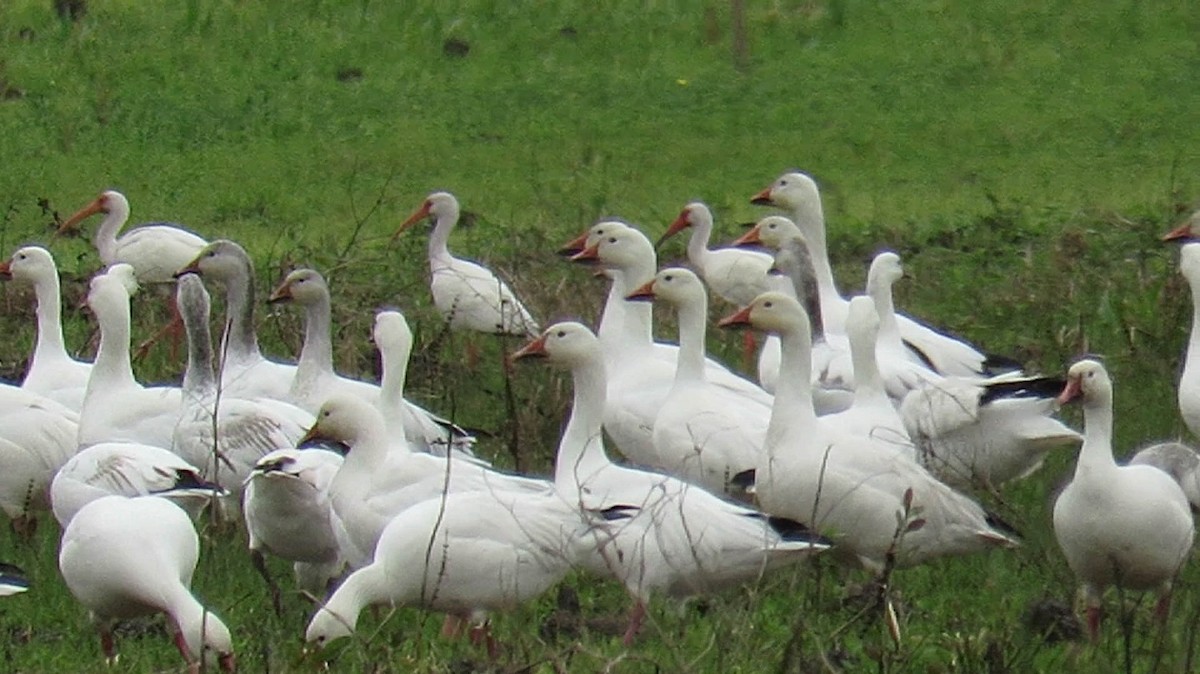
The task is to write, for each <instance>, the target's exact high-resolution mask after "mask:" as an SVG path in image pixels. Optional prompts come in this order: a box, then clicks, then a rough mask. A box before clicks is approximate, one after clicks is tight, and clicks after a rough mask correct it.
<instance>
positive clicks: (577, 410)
mask: <svg viewBox="0 0 1200 674" xmlns="http://www.w3.org/2000/svg"><path fill="white" fill-rule="evenodd" d="M571 374H572V380H573V383H574V388H575V393H574V397H573V399H572V402H571V413H570V418H569V419H568V420H567V427H566V429H565V430H564V431H563V435H562V440H561V441H560V442H559V445H558V455H557V457H556V458H555V461H554V482H555V484H556V485H557V486H558V487H559V488H560V489H563V490H564V492H565V493H577V492H578V490H579V486H580V484H581V482H583V481H584V480H586V478H587V476H590V475H593V474H595V472H596V471H598V470H599V469H601V468H603V467H604V466H605V465H606V464H608V456H607V455H606V454H605V451H604V440H603V437H602V435H601V428H602V425H603V423H604V406H605V396H606V393H607V391H606V387H607V386H608V384H607V381H606V376H605V370H604V359H603V357H602V356H601V355H600V354H599V353H597V354H595V356H594V357H591V358H589V359H588V360H587V362H585V363H582V364H579V365H577V366H576V367H575V368H573V369H572V372H571Z"/></svg>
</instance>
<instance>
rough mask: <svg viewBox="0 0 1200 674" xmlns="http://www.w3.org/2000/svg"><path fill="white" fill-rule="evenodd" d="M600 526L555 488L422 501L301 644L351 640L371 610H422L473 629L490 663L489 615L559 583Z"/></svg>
mask: <svg viewBox="0 0 1200 674" xmlns="http://www.w3.org/2000/svg"><path fill="white" fill-rule="evenodd" d="M595 519H599V518H595ZM597 526H604V524H603V521H602V520H601V521H600V522H591V521H589V519H588V518H585V516H584V514H583V513H582V512H581V511H580V510H579V509H578V508H577V507H575V506H574V505H573V504H572V503H570V502H568V501H567V500H565V499H564V498H563V497H562V496H561V495H559V493H558V492H557V491H555V490H554V489H546V490H543V491H541V492H537V493H529V492H513V491H504V490H500V491H472V492H457V493H450V494H445V495H443V496H442V497H441V498H436V497H435V498H430V499H426V500H424V501H422V502H420V503H417V504H416V505H414V506H412V507H411V508H408V509H406V510H404V511H403V512H401V513H400V514H398V515H396V517H395V518H394V519H392V520H391V521H390V522H388V524H387V527H386V528H384V530H383V533H382V535H381V536H380V538H379V545H378V547H377V548H376V550H375V559H374V561H373V562H372V563H371V564H370V565H369V566H366V567H364V568H361V569H358V570H357V571H355V572H354V573H351V574H350V576H349V577H347V578H346V580H345V581H344V582H343V583H342V584H341V585H340V586H339V587H338V588H337V590H336V591H334V593H333V595H332V596H331V597H330V598H329V601H327V602H325V604H324V606H322V607H321V608H319V609H318V610H317V613H316V615H314V616H313V618H312V621H311V622H310V623H309V625H308V629H307V630H306V632H305V635H304V638H305V640H306V641H308V642H309V643H314V644H317V645H318V646H326V645H328V644H329V643H330V642H332V641H334V640H336V639H339V638H342V637H348V636H350V635H351V634H353V632H354V630H355V626H356V624H357V622H358V616H359V613H360V612H361V611H362V608H363V607H364V606H367V605H376V604H383V605H389V606H421V607H424V608H427V609H432V610H435V611H441V612H444V613H447V614H449V615H450V616H454V617H457V618H459V619H462V620H470V621H471V622H472V623H474V626H473V628H472V631H471V638H472V640H473V641H476V642H480V641H482V642H484V643H486V644H487V648H488V651H489V653H490V654H491V655H492V656H493V657H495V656H496V645H495V642H494V641H492V639H491V637H490V635H489V634H488V628H487V614H488V612H490V611H498V610H506V609H511V608H513V607H515V606H517V605H519V604H522V603H524V602H526V601H528V600H530V599H533V598H534V597H537V596H538V595H540V594H542V593H543V592H545V591H546V590H547V589H548V588H550V587H551V586H552V585H554V584H555V583H557V582H558V581H560V580H561V579H562V578H563V576H565V575H566V573H567V572H568V571H569V570H570V569H571V568H572V566H573V565H574V563H575V560H576V558H577V557H578V555H579V554H580V551H581V550H583V549H585V548H584V546H586V545H587V544H588V542H589V541H590V538H591V536H592V535H593V533H592V529H593V528H594V527H597Z"/></svg>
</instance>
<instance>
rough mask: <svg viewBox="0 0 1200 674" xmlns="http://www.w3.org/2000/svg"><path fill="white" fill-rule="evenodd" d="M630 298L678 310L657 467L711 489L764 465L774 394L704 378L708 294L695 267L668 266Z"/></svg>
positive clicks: (657, 433)
mask: <svg viewBox="0 0 1200 674" xmlns="http://www.w3.org/2000/svg"><path fill="white" fill-rule="evenodd" d="M626 299H628V300H637V299H646V300H653V299H661V300H663V301H665V302H666V303H667V304H669V305H671V306H673V307H674V308H675V309H676V311H677V312H678V314H679V364H678V366H677V367H676V370H675V379H674V381H673V382H672V384H671V388H670V390H669V392H668V393H667V398H666V400H665V401H664V402H663V404H662V407H661V408H659V410H658V415H657V416H656V417H655V419H654V451H655V454H656V460H655V462H654V463H653V464H651V465H653V466H654V467H657V468H660V469H662V470H664V471H666V472H668V473H670V474H672V475H675V476H676V477H679V478H681V479H684V480H686V481H688V482H692V483H695V484H698V485H700V486H702V487H704V488H705V489H708V490H709V491H712V492H713V493H717V494H720V493H729V492H730V489H731V485H730V479H731V478H733V477H734V476H736V475H739V474H741V473H742V472H744V471H747V470H752V469H753V468H754V467H755V466H757V465H758V460H759V455H760V454H761V453H762V447H763V443H764V442H765V441H766V431H767V422H768V421H769V420H770V418H771V405H770V399H769V398H765V397H761V396H756V397H754V398H749V397H746V396H742V395H739V394H737V393H735V392H732V391H730V390H729V389H725V388H720V387H717V386H712V385H711V384H709V383H708V380H707V378H706V377H705V375H704V370H705V367H704V340H705V332H706V330H705V322H706V321H707V320H708V293H707V292H706V291H705V289H704V284H703V283H702V282H701V281H700V278H699V277H698V276H696V275H695V274H694V273H692V272H691V271H690V270H687V269H683V268H681V267H669V268H667V269H663V270H661V271H659V272H658V274H656V275H655V277H654V278H653V279H652V280H651V281H650V282H649V283H646V284H645V285H643V286H642V287H641V288H638V289H637V290H635V291H633V293H631V294H630V295H629V296H628V297H627V298H626Z"/></svg>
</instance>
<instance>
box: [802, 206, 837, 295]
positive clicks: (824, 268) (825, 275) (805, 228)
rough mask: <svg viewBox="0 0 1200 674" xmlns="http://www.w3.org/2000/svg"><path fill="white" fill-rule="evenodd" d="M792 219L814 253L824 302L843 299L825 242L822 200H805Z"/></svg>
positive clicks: (816, 272)
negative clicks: (829, 299) (835, 279)
mask: <svg viewBox="0 0 1200 674" xmlns="http://www.w3.org/2000/svg"><path fill="white" fill-rule="evenodd" d="M792 218H793V220H794V221H795V223H796V226H797V227H799V228H800V231H801V233H803V234H804V238H805V239H806V240H807V241H808V246H809V250H810V251H811V252H812V263H813V272H814V274H815V275H816V279H817V286H818V288H819V289H820V291H821V298H822V300H825V301H828V300H826V298H827V297H828V298H834V297H841V293H839V292H838V289H837V284H836V283H835V281H834V279H833V267H832V265H830V263H829V249H828V247H827V246H826V242H825V213H824V211H823V209H822V207H821V200H820V199H819V198H817V199H806V200H804V201H803V202H802V203H800V204H799V205H797V206H796V207H795V209H793V211H792Z"/></svg>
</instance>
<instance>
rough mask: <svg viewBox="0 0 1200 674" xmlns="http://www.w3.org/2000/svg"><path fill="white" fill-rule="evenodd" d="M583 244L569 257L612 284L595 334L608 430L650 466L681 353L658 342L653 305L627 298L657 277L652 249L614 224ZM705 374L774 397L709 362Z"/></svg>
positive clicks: (604, 224) (638, 236) (598, 228)
mask: <svg viewBox="0 0 1200 674" xmlns="http://www.w3.org/2000/svg"><path fill="white" fill-rule="evenodd" d="M598 232H603V234H602V235H597V233H598ZM572 243H574V242H572ZM585 243H586V245H585V247H584V248H583V249H582V250H580V252H578V253H576V254H575V255H574V256H573V257H572V258H571V259H572V260H574V261H576V262H584V263H598V264H600V265H601V266H602V267H603V273H604V274H605V275H606V276H607V277H608V278H609V279H610V280H611V281H612V287H611V288H610V290H609V294H608V299H607V300H606V301H605V304H604V313H603V316H602V317H601V320H600V327H599V330H598V331H597V332H598V334H599V336H600V340H601V343H602V344H603V345H604V353H605V357H606V358H607V359H608V367H609V371H610V377H609V391H608V398H607V399H608V407H609V409H608V411H607V412H606V419H605V429H606V430H607V431H608V432H609V433H610V434H611V435H612V437H613V441H614V442H615V443H616V445H617V447H618V448H619V449H620V450H621V453H622V454H624V455H625V456H626V457H628V458H629V459H630V460H632V461H634V462H637V463H642V464H646V465H652V463H653V460H654V458H653V457H654V440H653V432H654V419H655V417H656V416H657V414H658V409H659V408H660V407H661V406H662V403H663V401H664V400H665V399H666V395H667V391H669V390H670V387H671V382H672V380H673V379H674V376H675V369H676V365H677V362H678V357H679V349H678V347H677V346H675V345H668V344H660V343H657V342H655V341H654V339H653V335H652V323H653V313H652V308H651V306H650V304H649V303H647V302H630V301H628V300H626V299H625V298H626V297H627V296H628V295H629V294H630V293H631V292H633V291H634V290H636V289H637V288H639V287H640V286H642V285H644V284H646V283H647V282H649V281H651V280H652V279H653V278H654V273H655V268H654V265H655V254H654V246H653V245H652V244H651V243H650V240H649V239H647V238H646V236H645V235H644V234H642V233H641V232H640V231H638V230H637V229H635V228H633V227H630V226H628V225H626V224H624V223H620V222H616V221H606V222H602V223H599V224H597V225H595V226H593V227H592V228H591V231H590V232H589V235H588V236H587V237H586V240H585ZM705 374H706V376H707V378H708V380H709V381H711V382H712V383H713V384H714V385H717V386H720V387H723V388H728V389H731V390H734V391H737V392H739V393H744V394H745V395H747V396H758V397H760V398H762V399H764V400H769V398H770V396H769V394H767V393H766V392H765V391H763V390H762V389H761V388H760V387H758V386H755V385H754V384H753V383H751V382H749V381H747V380H745V379H742V378H741V377H738V376H737V375H734V374H733V373H731V372H729V370H728V369H726V368H725V367H723V366H721V365H720V364H718V363H716V362H715V361H713V360H712V359H711V358H710V359H706V360H705Z"/></svg>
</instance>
